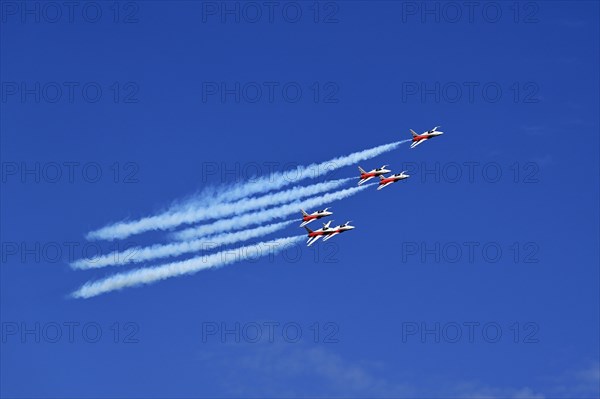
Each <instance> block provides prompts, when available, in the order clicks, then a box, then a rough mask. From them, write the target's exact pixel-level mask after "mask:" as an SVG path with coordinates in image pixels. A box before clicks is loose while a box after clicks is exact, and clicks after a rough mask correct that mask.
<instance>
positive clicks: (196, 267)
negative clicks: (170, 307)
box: [71, 236, 305, 298]
mask: <svg viewBox="0 0 600 399" xmlns="http://www.w3.org/2000/svg"><path fill="white" fill-rule="evenodd" d="M304 238H305V237H304V236H295V237H286V238H279V239H277V240H271V241H265V242H261V243H258V244H256V245H249V246H245V247H240V248H236V249H231V250H226V251H221V252H217V253H215V254H212V255H207V256H200V257H196V258H191V259H188V260H184V261H180V262H173V263H167V264H164V265H160V266H156V267H148V268H143V269H137V270H132V271H130V272H126V273H118V274H115V275H113V276H110V277H107V278H104V279H102V280H97V281H90V282H88V283H86V284H84V285H83V286H82V287H81V288H79V289H78V290H77V291H75V292H73V293H72V294H71V296H72V297H73V298H91V297H94V296H96V295H100V294H104V293H107V292H111V291H115V290H120V289H123V288H126V287H133V286H136V285H140V284H150V283H154V282H157V281H160V280H165V279H168V278H171V277H176V276H181V275H185V274H193V273H196V272H198V271H200V270H204V269H209V268H213V267H222V266H225V265H228V264H231V263H234V262H241V261H244V260H249V259H257V258H259V257H262V256H265V255H270V256H272V255H274V254H276V253H278V252H280V251H282V250H284V249H286V248H288V247H290V246H292V245H294V244H296V243H297V242H299V241H302V240H304ZM264 247H266V248H264ZM232 255H234V256H232Z"/></svg>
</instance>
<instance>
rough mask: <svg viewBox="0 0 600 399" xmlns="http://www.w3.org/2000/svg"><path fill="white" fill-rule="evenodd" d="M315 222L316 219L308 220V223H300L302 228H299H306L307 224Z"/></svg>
mask: <svg viewBox="0 0 600 399" xmlns="http://www.w3.org/2000/svg"><path fill="white" fill-rule="evenodd" d="M313 220H315V219H309V220H307V221H306V222H302V223H300V226H299V227H304V226H306V225H307V224H309V223H310V222H312V221H313Z"/></svg>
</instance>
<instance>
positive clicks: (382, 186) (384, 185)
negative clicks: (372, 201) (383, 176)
mask: <svg viewBox="0 0 600 399" xmlns="http://www.w3.org/2000/svg"><path fill="white" fill-rule="evenodd" d="M392 183H393V181H390V182H387V183H385V184H382V185H381V186H379V187H377V190H381V189H382V188H384V187H387V186H389V185H390V184H392Z"/></svg>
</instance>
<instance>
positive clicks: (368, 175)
mask: <svg viewBox="0 0 600 399" xmlns="http://www.w3.org/2000/svg"><path fill="white" fill-rule="evenodd" d="M386 167H387V165H383V166H382V167H381V168H377V169H373V170H372V171H370V172H365V170H364V169H363V168H361V167H360V166H359V167H358V170H359V171H360V180H359V181H358V185H359V186H360V185H361V184H363V183H364V182H366V181H369V180H371V179H372V178H374V177H377V176H380V175H385V174H386V173H390V172H391V171H390V170H387V169H386Z"/></svg>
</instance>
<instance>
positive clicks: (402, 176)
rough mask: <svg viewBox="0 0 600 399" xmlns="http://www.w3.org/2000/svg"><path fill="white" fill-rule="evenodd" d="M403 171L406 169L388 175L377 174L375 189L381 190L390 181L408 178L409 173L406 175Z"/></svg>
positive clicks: (394, 181)
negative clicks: (377, 183)
mask: <svg viewBox="0 0 600 399" xmlns="http://www.w3.org/2000/svg"><path fill="white" fill-rule="evenodd" d="M405 172H406V171H403V172H400V173H396V174H395V175H391V176H390V177H385V176H379V186H378V187H377V190H381V189H382V188H384V187H387V186H389V185H390V184H392V183H396V182H397V181H399V180H404V179H408V178H409V177H410V175H407V174H406V173H405Z"/></svg>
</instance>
